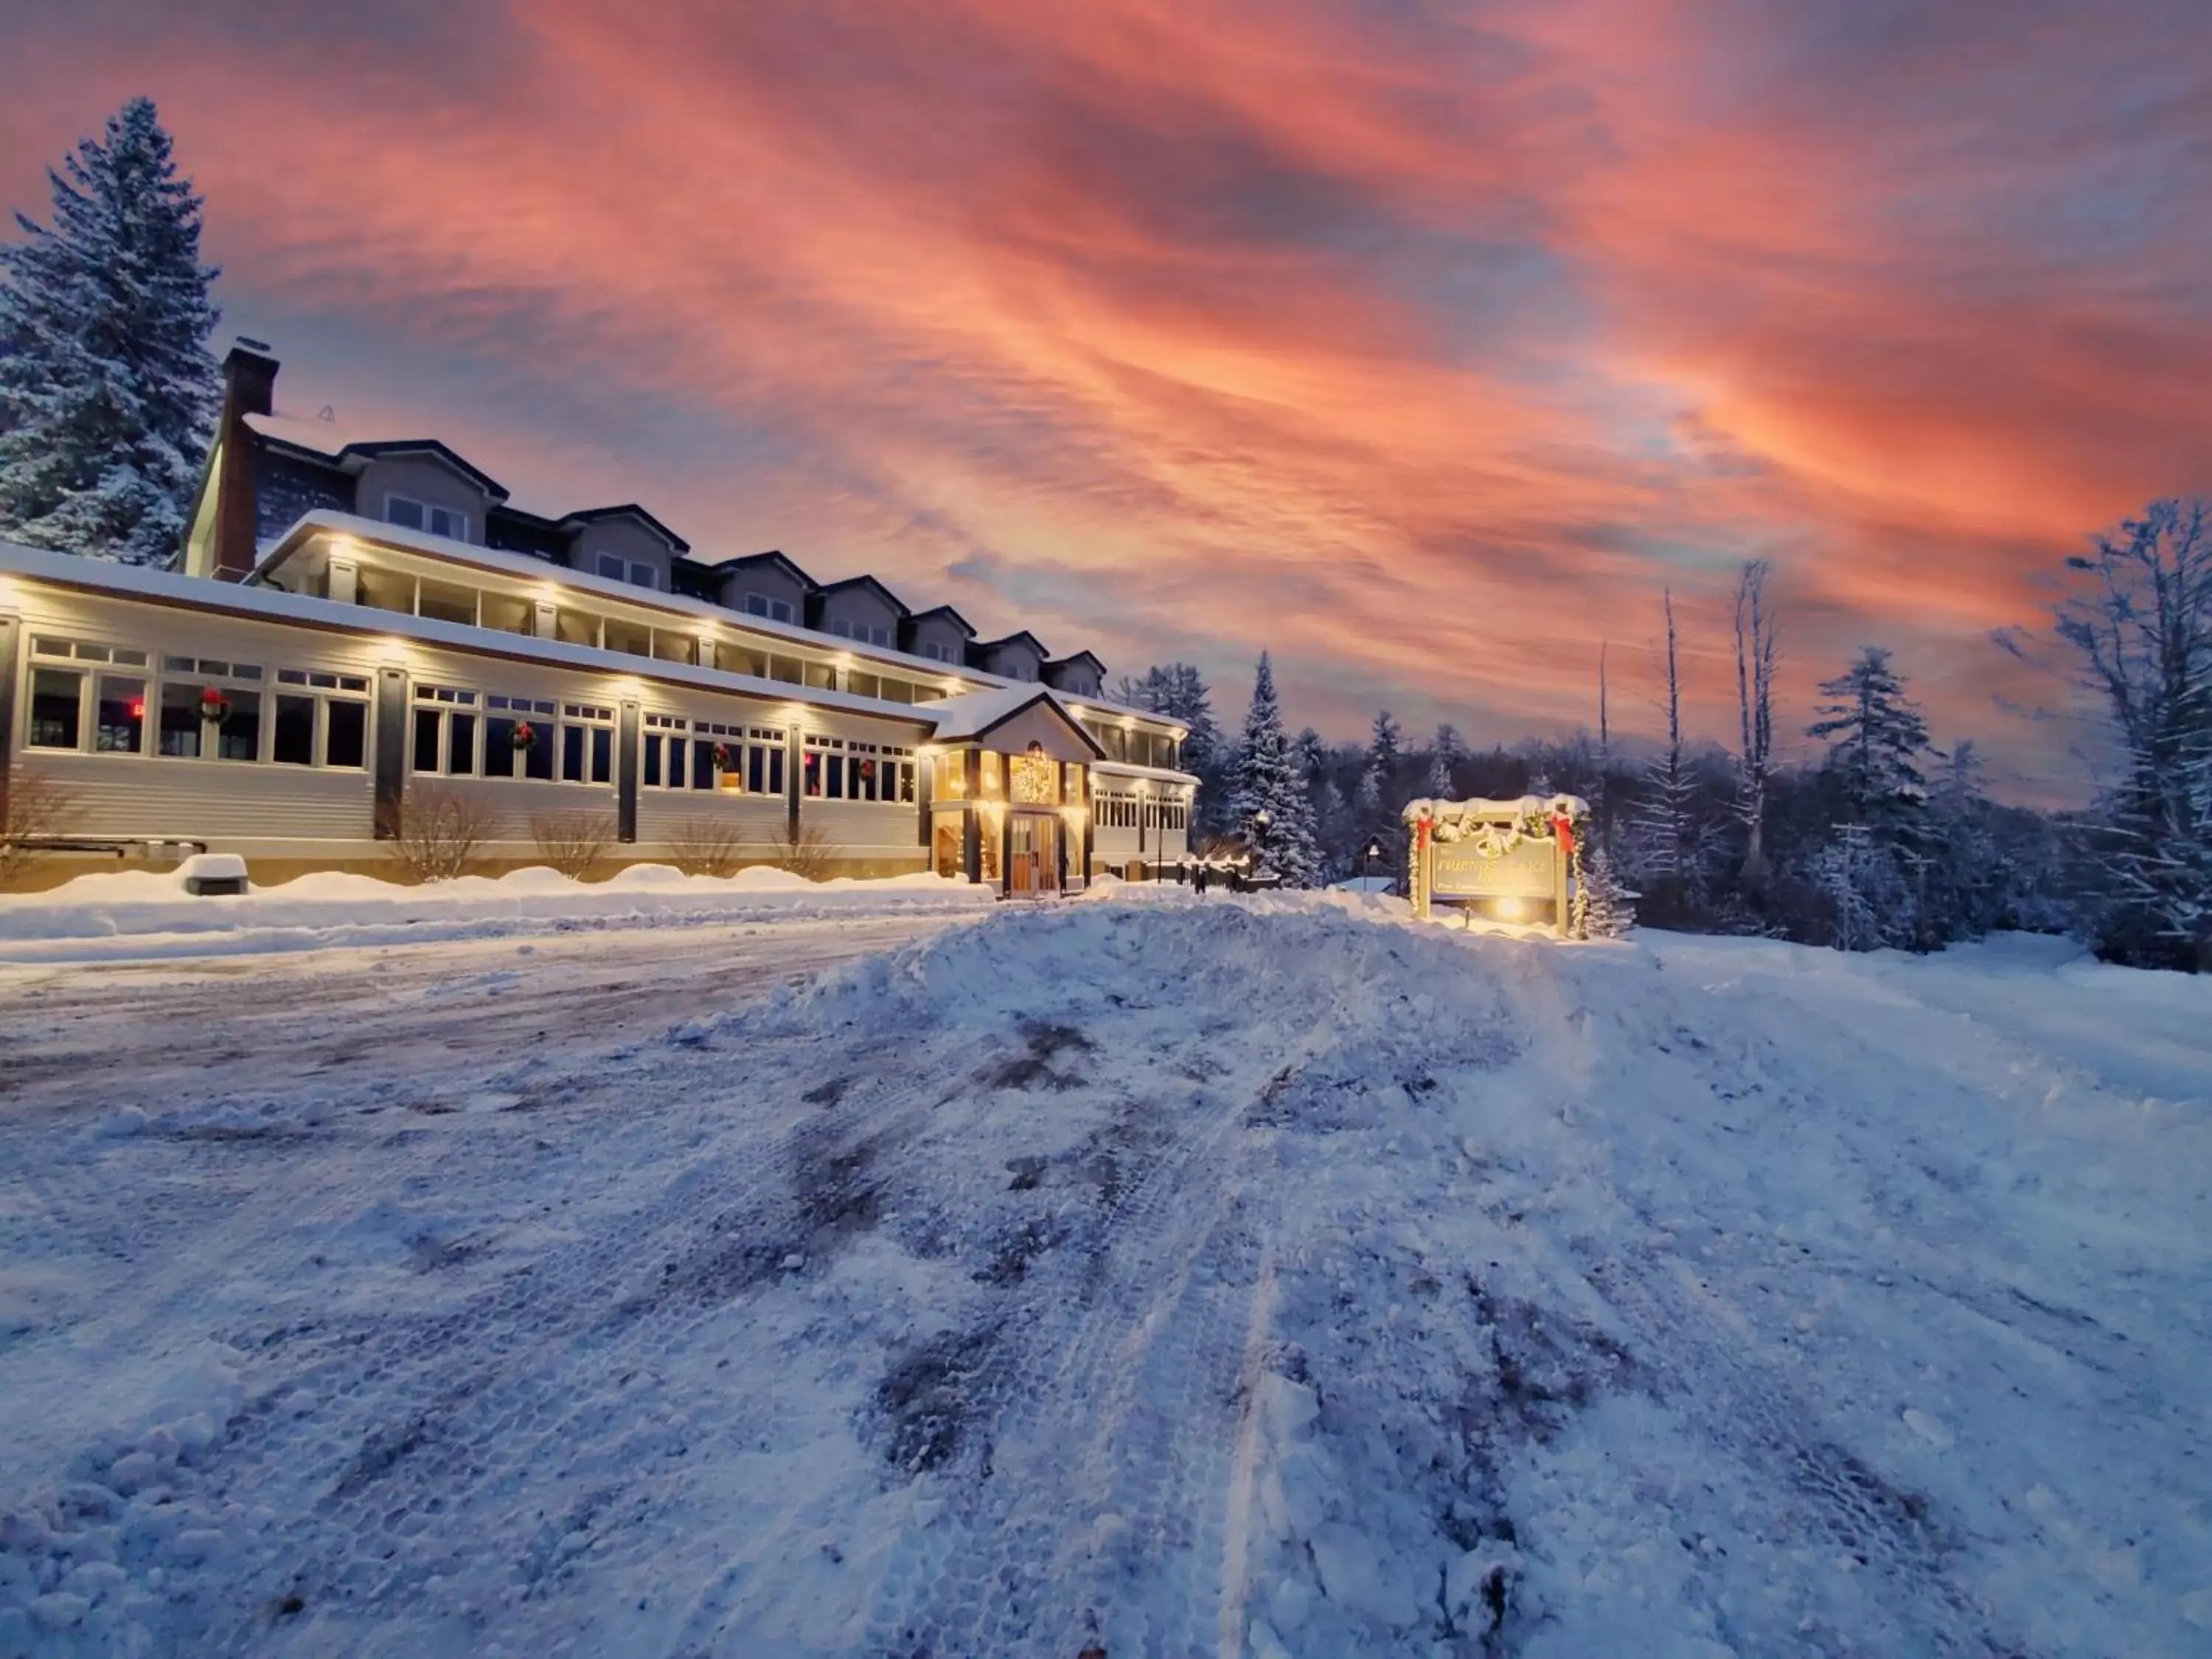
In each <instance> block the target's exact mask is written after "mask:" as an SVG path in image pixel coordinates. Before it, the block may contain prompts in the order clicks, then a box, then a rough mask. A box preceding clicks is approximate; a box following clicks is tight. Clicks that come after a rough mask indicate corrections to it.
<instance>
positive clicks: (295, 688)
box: [269, 668, 368, 771]
mask: <svg viewBox="0 0 2212 1659" xmlns="http://www.w3.org/2000/svg"><path fill="white" fill-rule="evenodd" d="M270 704H271V713H270V723H269V758H270V762H271V763H274V764H276V765H278V766H309V767H322V768H324V769H331V770H341V771H359V770H361V769H362V768H363V767H364V766H366V765H367V764H368V677H367V676H366V675H362V674H340V673H335V672H329V671H325V670H322V669H319V668H280V669H278V670H277V671H276V690H275V692H274V693H272V694H271V696H270Z"/></svg>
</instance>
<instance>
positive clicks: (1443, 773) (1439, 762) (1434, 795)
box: [1423, 749, 1452, 800]
mask: <svg viewBox="0 0 2212 1659" xmlns="http://www.w3.org/2000/svg"><path fill="white" fill-rule="evenodd" d="M1423 793H1425V794H1426V795H1427V796H1428V797H1429V799H1431V800H1449V799H1452V768H1451V761H1450V760H1449V757H1446V755H1445V754H1444V751H1443V750H1441V749H1431V750H1429V781H1428V782H1427V783H1426V784H1425V786H1423Z"/></svg>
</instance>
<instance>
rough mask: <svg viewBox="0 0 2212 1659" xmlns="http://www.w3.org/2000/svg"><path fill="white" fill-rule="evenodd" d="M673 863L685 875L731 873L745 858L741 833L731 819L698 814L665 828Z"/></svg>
mask: <svg viewBox="0 0 2212 1659" xmlns="http://www.w3.org/2000/svg"><path fill="white" fill-rule="evenodd" d="M668 846H669V849H670V851H671V852H672V853H674V854H675V855H676V867H677V868H678V869H679V870H681V871H682V872H684V874H685V875H687V876H717V877H720V876H734V875H735V874H737V872H738V870H739V869H740V868H742V867H743V866H744V861H745V849H744V839H743V837H742V836H740V834H739V833H738V825H737V823H736V822H735V821H734V820H733V819H731V818H728V817H720V816H715V815H709V814H704V813H702V814H701V815H699V816H697V817H688V818H685V819H684V820H683V821H682V822H681V823H678V824H677V826H676V827H675V829H672V830H671V831H670V832H669V836H668Z"/></svg>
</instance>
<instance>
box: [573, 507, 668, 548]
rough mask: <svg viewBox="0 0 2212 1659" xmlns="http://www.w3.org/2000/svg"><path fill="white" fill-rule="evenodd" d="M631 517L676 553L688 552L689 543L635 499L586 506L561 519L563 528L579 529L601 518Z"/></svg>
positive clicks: (595, 522)
mask: <svg viewBox="0 0 2212 1659" xmlns="http://www.w3.org/2000/svg"><path fill="white" fill-rule="evenodd" d="M625 517H627V518H632V519H635V520H639V521H640V522H641V523H642V524H643V525H644V526H646V527H647V529H649V530H651V531H652V532H653V534H654V535H656V536H658V537H659V538H660V539H661V540H663V541H665V542H666V543H667V544H669V545H670V546H671V547H672V548H674V549H675V550H677V551H678V553H689V552H690V550H691V544H690V543H689V542H687V541H685V540H684V538H682V537H681V536H679V535H678V534H677V533H676V532H674V531H672V530H671V529H670V528H669V527H668V526H666V525H665V524H663V523H661V521H660V520H658V519H656V518H654V517H653V514H652V513H648V512H647V511H646V510H645V509H644V508H643V507H640V506H639V505H638V504H637V503H636V502H635V501H624V502H623V504H622V505H621V506H619V507H586V508H584V509H583V510H582V511H581V512H580V513H568V514H567V515H565V516H564V517H563V518H562V520H561V527H562V529H563V530H580V529H581V528H583V526H586V525H587V524H597V523H598V522H599V521H600V520H603V519H620V518H625Z"/></svg>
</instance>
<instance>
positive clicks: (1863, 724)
mask: <svg viewBox="0 0 2212 1659" xmlns="http://www.w3.org/2000/svg"><path fill="white" fill-rule="evenodd" d="M1820 695H1821V696H1823V697H1825V698H1826V699H1827V701H1826V702H1824V703H1822V704H1820V709H1819V712H1820V716H1821V718H1820V720H1816V721H1814V723H1813V724H1812V725H1811V726H1808V727H1806V728H1805V735H1806V736H1807V737H1808V738H1831V739H1832V747H1831V748H1830V750H1829V751H1828V764H1829V766H1830V768H1831V769H1832V770H1833V771H1834V772H1835V774H1836V775H1837V777H1838V780H1839V781H1840V782H1841V783H1842V785H1843V791H1844V802H1845V804H1846V805H1847V806H1848V808H1849V810H1850V816H1851V817H1852V818H1853V819H1855V820H1856V821H1857V822H1858V823H1863V824H1865V825H1866V826H1867V827H1868V828H1869V829H1871V830H1873V831H1874V832H1875V835H1876V836H1878V837H1880V838H1881V839H1886V840H1889V841H1892V842H1898V841H1902V840H1905V839H1910V838H1911V837H1912V836H1915V835H1916V834H1917V831H1918V829H1919V828H1920V825H1921V815H1922V812H1923V808H1924V807H1925V806H1926V805H1927V797H1926V780H1925V778H1923V775H1922V774H1921V771H1920V759H1921V757H1923V755H1925V754H1926V753H1927V752H1928V722H1927V721H1926V720H1923V719H1922V718H1921V714H1920V710H1919V708H1918V707H1917V705H1915V704H1914V703H1913V702H1911V701H1910V700H1908V699H1907V698H1906V696H1905V682H1904V681H1903V680H1902V679H1901V678H1899V676H1898V674H1897V672H1896V671H1895V670H1893V669H1892V668H1891V667H1890V665H1889V653H1888V652H1887V651H1884V650H1882V649H1881V647H1878V646H1871V645H1870V646H1869V647H1867V648H1866V649H1865V650H1864V651H1863V652H1862V653H1860V655H1859V659H1858V660H1857V662H1855V663H1853V664H1852V665H1850V667H1849V668H1847V669H1845V670H1844V671H1843V673H1841V674H1839V675H1838V676H1837V677H1836V678H1834V679H1832V680H1826V681H1823V682H1822V683H1821V686H1820Z"/></svg>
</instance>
